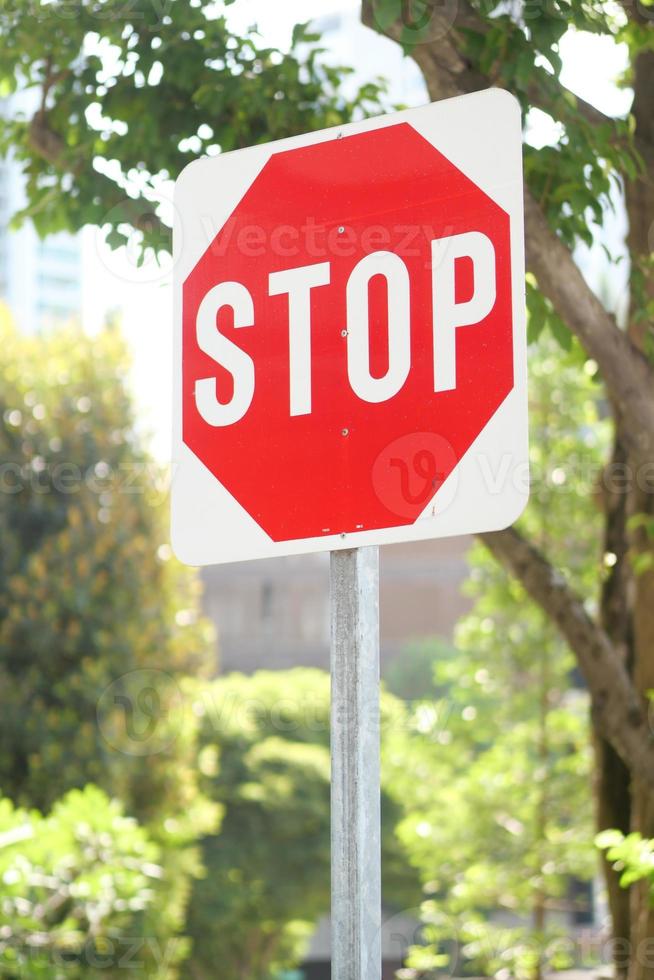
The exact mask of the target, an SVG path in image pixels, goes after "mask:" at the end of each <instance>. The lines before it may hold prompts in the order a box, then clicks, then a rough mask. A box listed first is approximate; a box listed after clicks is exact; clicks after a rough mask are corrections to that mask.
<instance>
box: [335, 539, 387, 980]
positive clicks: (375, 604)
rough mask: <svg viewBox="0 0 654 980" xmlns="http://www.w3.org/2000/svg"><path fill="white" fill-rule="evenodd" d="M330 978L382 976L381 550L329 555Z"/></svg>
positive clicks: (362, 979) (373, 979)
mask: <svg viewBox="0 0 654 980" xmlns="http://www.w3.org/2000/svg"><path fill="white" fill-rule="evenodd" d="M331 677H332V693H331V756H332V790H331V799H332V803H331V806H332V817H331V819H332V831H331V845H332V974H331V975H332V980H380V977H381V843H380V837H381V833H380V762H379V549H378V548H376V547H374V548H353V549H351V550H345V551H333V552H332V553H331Z"/></svg>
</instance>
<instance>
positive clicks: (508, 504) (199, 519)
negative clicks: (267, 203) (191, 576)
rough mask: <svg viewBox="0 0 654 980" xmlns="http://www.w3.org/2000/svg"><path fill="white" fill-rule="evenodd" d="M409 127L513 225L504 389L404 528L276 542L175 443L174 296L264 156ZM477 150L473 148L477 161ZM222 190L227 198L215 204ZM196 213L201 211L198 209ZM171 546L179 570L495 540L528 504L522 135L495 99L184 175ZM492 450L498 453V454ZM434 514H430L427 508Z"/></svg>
mask: <svg viewBox="0 0 654 980" xmlns="http://www.w3.org/2000/svg"><path fill="white" fill-rule="evenodd" d="M402 122H407V123H409V124H410V125H411V126H413V127H414V129H416V130H417V131H418V132H419V133H420V134H421V135H422V136H424V137H425V139H427V140H428V141H429V142H430V143H432V144H433V145H434V146H435V147H437V149H438V150H439V151H440V152H441V153H443V154H444V156H446V157H447V159H449V160H450V161H451V162H452V163H453V164H454V165H455V166H457V167H458V168H459V169H460V170H461V171H462V172H463V173H465V174H466V176H468V177H469V178H470V179H471V180H473V181H474V182H475V183H476V184H477V185H478V186H479V187H480V188H481V189H482V190H483V191H484V192H485V193H486V194H487V195H488V196H489V197H490V198H492V199H493V200H494V201H496V203H497V204H499V205H500V207H502V208H503V210H504V211H506V212H507V214H508V215H509V218H510V222H511V256H512V267H511V273H512V285H513V357H514V387H513V390H512V391H511V392H510V394H509V395H508V396H507V398H506V399H505V401H504V402H503V403H502V405H501V406H500V407H499V409H498V410H497V411H496V412H495V414H494V415H493V417H492V418H491V420H490V421H489V422H488V424H487V425H486V426H485V427H484V429H483V430H482V432H481V433H480V434H479V436H478V437H477V439H475V441H474V442H473V444H472V445H471V446H470V448H469V449H468V450H467V452H466V453H465V455H464V456H463V458H462V460H461V461H460V463H459V464H458V466H457V467H456V469H455V470H454V472H453V473H451V474H450V476H449V477H448V479H447V480H446V481H445V482H444V483H443V485H442V486H441V487H440V488H439V490H438V492H437V493H436V495H435V496H434V497H433V498H432V500H431V501H430V503H429V505H428V507H427V508H426V509H425V511H424V512H423V513H422V514H421V515H420V517H419V518H418V519H417V520H416V521H415V523H413V524H408V525H401V526H398V527H392V528H381V529H378V530H368V531H356V532H352V533H348V534H337V535H333V534H331V535H321V536H320V537H312V538H301V539H296V540H290V541H284V542H275V541H273V540H272V538H270V536H269V535H268V534H267V533H266V532H265V531H264V530H263V529H262V528H261V527H260V526H259V525H258V524H257V523H256V522H255V521H254V520H253V518H252V517H251V516H250V515H249V514H248V513H247V511H245V509H244V508H243V507H242V506H241V505H240V504H239V503H238V501H237V500H235V498H234V497H232V495H231V494H230V493H229V491H228V490H227V489H226V488H225V487H224V486H223V485H222V484H221V483H220V482H219V481H218V480H217V479H216V477H214V475H213V474H212V473H211V472H210V471H209V469H208V468H207V467H206V466H205V465H204V464H203V463H202V462H201V461H200V460H199V459H198V458H197V457H196V456H195V454H194V453H193V452H191V450H190V449H189V448H188V447H187V446H186V445H185V444H184V442H183V440H182V429H181V424H182V287H183V283H184V281H185V279H186V278H187V276H188V274H189V273H190V272H191V270H192V269H193V268H194V267H195V265H196V264H197V262H198V261H199V259H200V257H201V256H202V255H203V254H204V252H205V251H206V249H207V248H208V246H209V245H210V244H211V242H212V241H213V239H214V237H215V236H216V234H217V233H218V231H219V230H220V228H221V227H222V226H223V225H224V224H225V222H226V221H227V219H228V218H229V216H230V215H231V214H232V212H233V210H234V208H235V206H236V204H237V203H238V202H239V201H240V199H241V198H242V197H243V195H244V194H245V192H246V191H247V190H248V188H249V186H250V185H251V183H252V181H253V180H254V179H255V178H256V176H257V175H258V174H259V173H260V172H261V170H262V168H263V167H264V165H265V164H266V162H267V161H268V160H269V159H270V157H271V156H272V155H273V154H274V153H279V152H280V151H283V150H287V149H292V148H295V147H299V146H308V145H311V144H315V143H320V142H324V141H326V140H331V139H334V138H336V137H337V136H338V135H340V134H342V135H343V136H349V135H353V134H355V133H361V132H366V131H369V130H373V129H378V128H382V127H384V126H392V125H396V124H397V123H402ZM480 147H481V148H483V149H482V150H481V151H480ZM217 179H220V182H221V186H222V187H223V188H226V187H228V188H229V194H221V195H217V194H216V192H215V188H216V180H217ZM200 200H202V201H204V202H206V203H205V204H203V207H202V209H201V210H200V209H199V208H198V203H197V202H198V201H200ZM174 203H175V207H174V214H175V218H174V222H175V223H174V232H173V239H174V249H173V253H174V258H175V267H174V321H175V322H174V334H173V336H174V340H173V372H174V376H173V399H174V401H173V459H172V483H171V497H172V520H171V538H172V545H173V550H174V552H175V554H176V555H177V557H178V558H179V559H180V560H181V561H183V562H185V563H186V564H189V565H210V564H222V563H225V562H234V561H244V560H249V559H255V558H272V557H277V556H284V555H299V554H307V553H310V552H316V551H332V550H336V549H341V548H355V547H362V546H365V545H373V544H391V543H397V542H402V541H419V540H424V539H429V538H440V537H450V536H454V535H461V534H471V533H477V532H483V531H492V530H500V529H502V528H504V527H507V526H509V525H510V524H512V523H513V522H514V521H515V520H517V518H518V517H519V516H520V514H521V513H522V511H523V509H524V507H525V506H526V503H527V500H528V496H529V468H528V431H527V354H526V312H525V296H524V269H525V258H524V231H523V228H524V216H523V189H522V124H521V113H520V106H519V104H518V102H517V100H516V99H515V98H514V97H513V96H512V95H510V94H509V93H508V92H505V91H504V90H502V89H487V90H485V91H483V92H477V93H474V94H472V95H465V96H460V97H458V98H455V99H447V100H445V101H442V102H435V103H431V104H430V105H426V106H422V107H420V108H418V109H408V110H405V111H403V112H398V113H392V114H389V115H386V116H380V117H377V118H374V119H367V120H364V121H362V122H357V123H350V124H348V125H344V126H339V127H334V128H332V129H326V130H321V131H319V132H316V133H309V134H306V135H303V136H298V137H293V138H291V139H287V140H279V141H277V142H274V143H266V144H262V145H259V146H255V147H251V148H248V149H245V150H236V151H234V152H232V153H226V154H224V155H221V156H218V157H211V158H202V159H200V160H196V161H194V162H193V163H191V164H189V165H188V166H187V167H186V168H185V169H184V170H183V171H182V173H181V175H180V177H179V178H178V180H177V183H176V185H175V198H174ZM498 447H500V449H501V450H502V451H500V452H498ZM435 506H436V507H439V508H440V509H439V512H438V513H436V514H433V509H434V507H435Z"/></svg>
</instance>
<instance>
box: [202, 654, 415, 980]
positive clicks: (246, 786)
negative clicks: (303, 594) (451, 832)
mask: <svg viewBox="0 0 654 980" xmlns="http://www.w3.org/2000/svg"><path fill="white" fill-rule="evenodd" d="M195 704H196V710H198V711H199V712H200V714H201V716H202V734H201V741H202V746H203V748H202V751H201V754H200V767H201V770H202V772H203V774H204V777H205V785H204V787H203V788H204V790H205V792H206V793H207V795H209V796H211V798H212V799H213V800H214V801H216V802H217V803H219V804H220V806H221V807H222V808H223V809H224V818H223V822H222V825H221V831H220V834H219V835H218V836H210V837H207V838H206V840H205V841H204V845H203V858H204V862H205V865H206V876H205V877H204V878H203V879H202V880H200V881H198V882H197V883H196V884H195V886H194V891H193V898H192V902H191V907H190V916H189V932H190V934H191V935H192V936H193V937H194V939H195V941H196V948H195V951H194V955H193V957H192V962H191V967H192V969H193V972H194V976H196V977H198V978H202V977H212V976H214V973H215V964H216V963H220V964H221V976H224V977H225V978H226V980H232V978H234V980H236V978H237V977H241V976H247V977H248V978H249V980H269V978H270V977H271V976H274V975H275V974H276V972H277V971H279V970H282V969H288V968H290V967H292V966H295V965H297V963H298V961H299V957H300V956H301V953H302V949H303V947H304V945H305V943H306V941H307V939H308V937H309V936H310V933H311V931H312V929H313V927H314V925H315V922H316V921H317V919H318V918H319V917H320V916H321V915H324V914H326V913H327V912H328V910H329V868H330V851H329V795H330V789H329V773H330V760H329V677H328V676H327V675H326V674H324V673H323V672H322V671H319V670H312V669H296V670H291V671H274V672H273V671H259V672H258V673H257V674H255V675H254V676H252V677H246V676H243V675H241V674H231V675H228V676H225V677H223V678H220V679H219V680H217V681H215V682H214V683H213V684H211V685H208V686H206V687H201V688H198V689H197V691H196V696H195ZM382 711H383V719H384V729H383V730H384V732H385V733H386V732H387V731H393V730H396V728H397V727H398V726H401V725H402V721H403V709H402V706H401V704H400V703H399V702H398V701H397V700H396V699H395V698H393V697H391V696H390V695H386V696H385V697H384V699H383V709H382ZM384 737H386V736H384ZM401 813H402V807H401V805H400V803H399V802H398V801H397V800H396V799H395V798H394V797H393V796H391V795H390V794H389V792H388V791H387V790H386V791H385V792H384V794H383V801H382V819H383V851H384V857H383V867H384V890H385V894H386V896H387V900H388V898H390V899H391V900H392V901H393V902H395V903H398V904H400V905H403V904H405V903H408V904H415V900H416V898H417V895H418V893H419V889H418V884H417V880H416V875H415V874H414V873H413V872H412V871H411V870H410V869H409V868H408V866H407V862H406V859H405V857H404V854H403V853H402V851H401V849H400V848H399V846H398V844H397V841H396V838H395V834H394V830H395V826H396V824H397V822H398V819H399V817H400V815H401Z"/></svg>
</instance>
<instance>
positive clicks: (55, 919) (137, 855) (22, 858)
mask: <svg viewBox="0 0 654 980" xmlns="http://www.w3.org/2000/svg"><path fill="white" fill-rule="evenodd" d="M159 859H160V849H159V847H158V846H157V845H156V844H155V843H154V842H153V841H152V840H151V838H150V837H149V836H148V834H147V832H146V831H145V830H144V829H143V828H142V827H140V826H139V825H138V824H137V823H136V821H135V820H133V819H132V818H129V817H126V816H125V815H124V812H123V808H122V807H121V806H120V805H119V804H118V803H116V802H112V801H110V800H109V798H108V797H107V796H106V795H105V794H104V793H103V792H102V791H101V790H99V789H97V788H96V787H93V786H88V787H87V788H86V789H85V790H84V791H79V790H71V791H70V792H69V793H68V794H67V795H66V796H64V797H63V799H61V800H60V801H59V802H57V803H56V804H55V806H54V808H53V810H52V812H51V813H50V814H49V815H48V816H41V814H40V813H38V811H36V810H31V811H27V810H20V809H16V808H15V807H14V806H13V804H12V803H11V802H10V801H9V800H8V799H0V880H1V881H2V883H3V888H2V896H1V898H0V910H1V913H2V927H1V928H0V976H2V977H6V978H7V980H19V978H20V980H42V978H47V980H63V978H64V977H65V978H66V980H76V978H80V980H82V978H84V980H86V978H91V977H101V976H102V977H118V976H121V975H122V972H123V971H124V969H125V968H126V967H127V965H128V964H129V965H130V968H131V969H140V970H144V969H145V970H147V971H148V976H152V977H155V976H156V977H161V978H163V977H166V976H169V975H170V974H169V973H168V970H167V967H170V966H171V965H172V964H174V962H175V960H176V959H177V956H178V951H177V949H176V947H175V943H174V942H173V943H171V944H170V945H169V947H167V948H164V949H161V948H159V947H158V946H157V945H156V943H154V942H153V941H152V940H151V939H149V938H147V937H146V936H144V935H143V921H142V920H143V916H144V912H145V911H146V910H147V909H149V908H151V907H152V906H156V902H157V889H158V887H159V883H160V880H161V877H162V875H163V869H162V867H161V865H160V864H159Z"/></svg>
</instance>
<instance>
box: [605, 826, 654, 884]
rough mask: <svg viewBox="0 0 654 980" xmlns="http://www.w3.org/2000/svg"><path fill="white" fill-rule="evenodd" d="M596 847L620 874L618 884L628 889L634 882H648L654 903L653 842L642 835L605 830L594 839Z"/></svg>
mask: <svg viewBox="0 0 654 980" xmlns="http://www.w3.org/2000/svg"><path fill="white" fill-rule="evenodd" d="M595 843H596V844H597V846H598V847H599V848H600V849H601V850H603V851H606V856H607V858H608V859H609V861H610V862H611V863H612V864H613V866H614V867H615V869H616V871H619V872H620V884H621V885H622V887H623V888H629V886H630V885H633V884H634V883H635V882H636V881H644V880H645V881H648V882H649V887H650V892H651V896H652V901H653V902H654V840H648V839H647V838H646V837H643V835H642V834H639V833H637V832H634V833H633V834H621V833H620V831H619V830H605V831H604V832H603V833H601V834H598V835H597V837H596V838H595Z"/></svg>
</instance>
